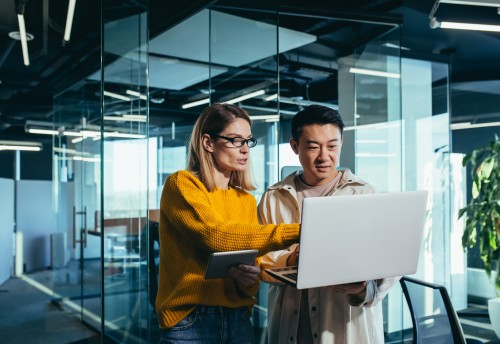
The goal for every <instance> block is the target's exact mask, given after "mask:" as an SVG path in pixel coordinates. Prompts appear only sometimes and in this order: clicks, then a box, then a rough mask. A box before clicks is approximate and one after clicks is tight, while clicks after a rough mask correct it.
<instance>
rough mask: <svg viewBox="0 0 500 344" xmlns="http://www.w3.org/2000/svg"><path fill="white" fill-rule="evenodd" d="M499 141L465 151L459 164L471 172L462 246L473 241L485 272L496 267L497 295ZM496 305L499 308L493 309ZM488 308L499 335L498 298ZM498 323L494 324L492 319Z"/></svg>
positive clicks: (498, 284) (499, 267)
mask: <svg viewBox="0 0 500 344" xmlns="http://www.w3.org/2000/svg"><path fill="white" fill-rule="evenodd" d="M499 160H500V140H499V139H498V136H497V135H495V139H494V140H493V141H491V142H490V144H489V145H488V146H486V147H482V148H477V149H475V150H473V151H472V152H471V153H469V154H467V155H466V156H465V157H464V159H463V161H462V165H463V166H467V165H469V164H470V167H471V174H472V189H471V193H472V198H471V200H470V202H469V203H468V204H467V205H466V206H465V207H464V208H462V209H460V211H459V213H458V218H461V217H462V216H466V221H465V230H464V234H463V236H462V245H463V247H464V249H467V248H472V247H474V246H475V245H476V244H477V245H478V248H479V254H480V257H481V260H482V261H483V263H484V268H485V270H486V274H487V275H488V277H489V278H491V271H492V269H495V270H496V272H497V274H496V277H495V287H496V290H497V295H500V168H499ZM494 308H497V309H498V310H493V309H494ZM488 311H489V314H490V320H491V322H492V325H493V328H494V330H495V332H496V334H497V336H498V337H500V298H497V299H492V300H488ZM497 321H498V322H499V323H498V324H495V322H497Z"/></svg>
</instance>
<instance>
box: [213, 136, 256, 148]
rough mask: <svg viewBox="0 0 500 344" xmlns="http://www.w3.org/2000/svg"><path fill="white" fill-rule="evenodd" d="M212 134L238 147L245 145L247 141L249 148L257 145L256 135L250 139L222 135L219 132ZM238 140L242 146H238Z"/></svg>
mask: <svg viewBox="0 0 500 344" xmlns="http://www.w3.org/2000/svg"><path fill="white" fill-rule="evenodd" d="M210 136H213V137H216V138H219V139H223V140H226V141H229V142H231V143H232V144H233V146H235V147H236V148H241V147H243V146H244V145H245V143H246V144H247V146H248V148H253V147H255V146H257V139H256V138H255V137H251V138H249V139H244V138H242V137H227V136H222V135H218V134H212V135H210ZM237 140H238V141H237ZM236 142H241V146H237V145H236ZM252 142H253V143H252Z"/></svg>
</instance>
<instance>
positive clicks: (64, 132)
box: [63, 131, 82, 137]
mask: <svg viewBox="0 0 500 344" xmlns="http://www.w3.org/2000/svg"><path fill="white" fill-rule="evenodd" d="M63 135H64V136H78V137H80V136H82V134H81V133H79V132H76V131H63Z"/></svg>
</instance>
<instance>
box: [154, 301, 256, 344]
mask: <svg viewBox="0 0 500 344" xmlns="http://www.w3.org/2000/svg"><path fill="white" fill-rule="evenodd" d="M174 343H175V344H183V343H203V344H216V343H217V344H223V343H224V344H226V343H227V344H229V343H231V344H232V343H234V344H247V343H255V339H254V334H253V326H252V322H251V321H250V311H249V310H248V307H240V308H226V307H219V306H201V305H200V306H198V307H196V308H195V309H194V310H193V311H192V312H191V313H190V314H189V315H188V316H187V317H185V318H184V319H182V320H181V321H179V323H178V324H177V325H175V326H174V327H171V328H169V329H167V330H161V336H160V344H174Z"/></svg>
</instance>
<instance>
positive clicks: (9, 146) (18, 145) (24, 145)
mask: <svg viewBox="0 0 500 344" xmlns="http://www.w3.org/2000/svg"><path fill="white" fill-rule="evenodd" d="M0 150H14V151H32V152H39V151H41V150H42V144H41V143H39V142H28V141H10V140H9V141H0Z"/></svg>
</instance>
